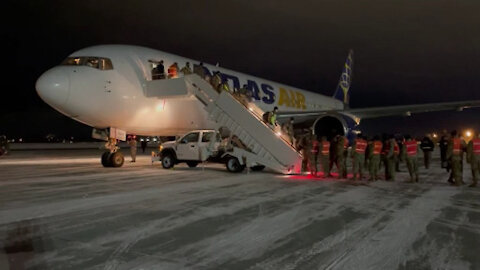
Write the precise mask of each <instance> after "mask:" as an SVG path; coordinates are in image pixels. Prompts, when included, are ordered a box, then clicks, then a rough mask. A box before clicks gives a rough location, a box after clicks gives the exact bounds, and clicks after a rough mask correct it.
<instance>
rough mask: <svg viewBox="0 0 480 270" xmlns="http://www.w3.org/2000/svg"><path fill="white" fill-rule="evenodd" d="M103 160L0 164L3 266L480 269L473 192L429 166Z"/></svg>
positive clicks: (12, 159) (77, 153) (26, 156)
mask: <svg viewBox="0 0 480 270" xmlns="http://www.w3.org/2000/svg"><path fill="white" fill-rule="evenodd" d="M100 154H101V151H100V150H64V151H62V150H51V151H18V152H15V151H14V152H13V153H12V154H11V155H10V156H6V157H1V158H0V269H480V188H468V187H466V186H462V187H452V186H449V185H447V183H446V179H447V178H448V174H447V173H446V172H445V171H444V170H442V169H440V168H439V162H438V160H436V159H435V160H434V162H433V165H432V168H430V170H426V169H424V168H423V166H420V167H421V174H420V179H421V181H422V182H421V183H419V184H409V183H405V182H404V181H405V180H406V179H407V173H406V168H405V165H402V167H401V170H402V171H403V172H401V173H397V179H396V182H385V181H377V182H374V183H370V184H368V183H366V182H365V181H363V182H359V181H357V182H350V181H339V180H334V179H327V180H323V179H313V178H312V177H307V176H283V175H277V174H273V173H268V172H255V173H253V172H252V173H249V174H246V173H241V174H232V173H228V172H227V171H226V170H225V168H224V167H223V165H219V164H208V165H206V166H205V168H202V166H201V165H200V166H199V167H197V168H188V167H187V166H185V165H179V166H177V167H176V168H175V169H171V170H164V169H162V167H161V164H159V163H156V164H154V165H152V164H151V163H150V157H149V155H148V154H144V155H141V156H139V157H138V159H137V162H136V163H130V162H129V160H130V159H129V158H128V157H127V158H126V163H125V165H124V167H122V168H103V167H102V166H101V165H100ZM464 180H465V182H466V183H467V184H469V183H470V182H471V173H470V166H469V165H465V168H464Z"/></svg>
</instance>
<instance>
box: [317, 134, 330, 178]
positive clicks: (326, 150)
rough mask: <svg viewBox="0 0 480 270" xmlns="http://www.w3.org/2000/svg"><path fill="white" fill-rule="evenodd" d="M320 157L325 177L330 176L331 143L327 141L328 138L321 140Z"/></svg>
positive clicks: (319, 146)
mask: <svg viewBox="0 0 480 270" xmlns="http://www.w3.org/2000/svg"><path fill="white" fill-rule="evenodd" d="M318 157H319V159H320V163H321V164H322V170H323V177H327V176H329V175H330V166H329V162H330V143H329V142H328V141H327V138H325V137H323V138H322V139H321V140H320V143H319V145H318Z"/></svg>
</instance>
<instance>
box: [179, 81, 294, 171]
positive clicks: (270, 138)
mask: <svg viewBox="0 0 480 270" xmlns="http://www.w3.org/2000/svg"><path fill="white" fill-rule="evenodd" d="M179 79H180V78H179ZM183 79H184V80H185V84H186V87H187V89H188V92H189V93H192V94H193V95H194V96H195V97H196V98H197V99H198V100H199V101H200V102H201V103H203V104H204V105H205V107H204V108H205V110H206V111H207V112H208V115H209V118H210V120H212V121H213V122H215V123H216V129H217V130H218V129H219V128H220V127H226V128H227V129H228V130H229V131H230V132H231V134H232V135H236V136H237V137H238V138H239V139H240V140H241V141H242V142H243V143H244V144H245V145H247V146H248V150H246V149H242V148H238V147H234V148H233V151H232V152H229V153H227V154H228V155H232V156H235V157H236V158H237V159H238V160H239V162H240V164H241V165H245V166H247V167H251V166H252V165H264V166H266V167H268V168H270V169H272V170H274V171H277V172H280V173H284V174H292V173H300V170H301V161H302V156H301V155H300V153H298V152H297V151H296V149H295V148H294V147H293V146H292V145H291V143H290V142H289V141H288V138H287V137H285V135H284V134H282V132H281V128H280V127H279V126H275V127H271V126H270V125H268V124H266V123H265V122H264V121H262V115H263V113H264V112H263V111H262V110H261V109H260V108H258V107H257V106H256V105H255V104H254V103H253V102H249V103H242V102H240V101H239V100H238V99H237V98H235V97H234V96H233V95H232V94H230V93H228V92H225V91H222V92H220V93H218V92H217V91H216V90H214V89H213V87H212V86H211V85H210V84H209V83H208V82H207V81H205V80H204V79H202V78H200V76H198V75H196V74H191V75H186V76H185V77H183Z"/></svg>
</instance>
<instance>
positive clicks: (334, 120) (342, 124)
mask: <svg viewBox="0 0 480 270" xmlns="http://www.w3.org/2000/svg"><path fill="white" fill-rule="evenodd" d="M355 126H356V123H355V121H354V120H353V119H352V118H350V117H348V116H346V115H342V114H325V115H322V116H320V117H318V118H317V119H316V120H315V122H313V128H314V131H315V134H316V135H317V137H318V138H320V137H321V136H327V138H328V139H329V140H331V139H332V138H333V137H335V135H337V134H338V135H342V136H347V137H349V135H350V133H351V131H352V130H353V128H354V127H355Z"/></svg>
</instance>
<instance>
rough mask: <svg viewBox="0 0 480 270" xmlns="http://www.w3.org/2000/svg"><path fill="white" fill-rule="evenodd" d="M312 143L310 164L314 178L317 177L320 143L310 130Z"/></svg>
mask: <svg viewBox="0 0 480 270" xmlns="http://www.w3.org/2000/svg"><path fill="white" fill-rule="evenodd" d="M310 142H311V144H312V148H311V149H310V162H309V166H310V174H311V175H313V176H317V173H318V151H319V143H318V140H317V136H316V135H315V134H313V130H310Z"/></svg>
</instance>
